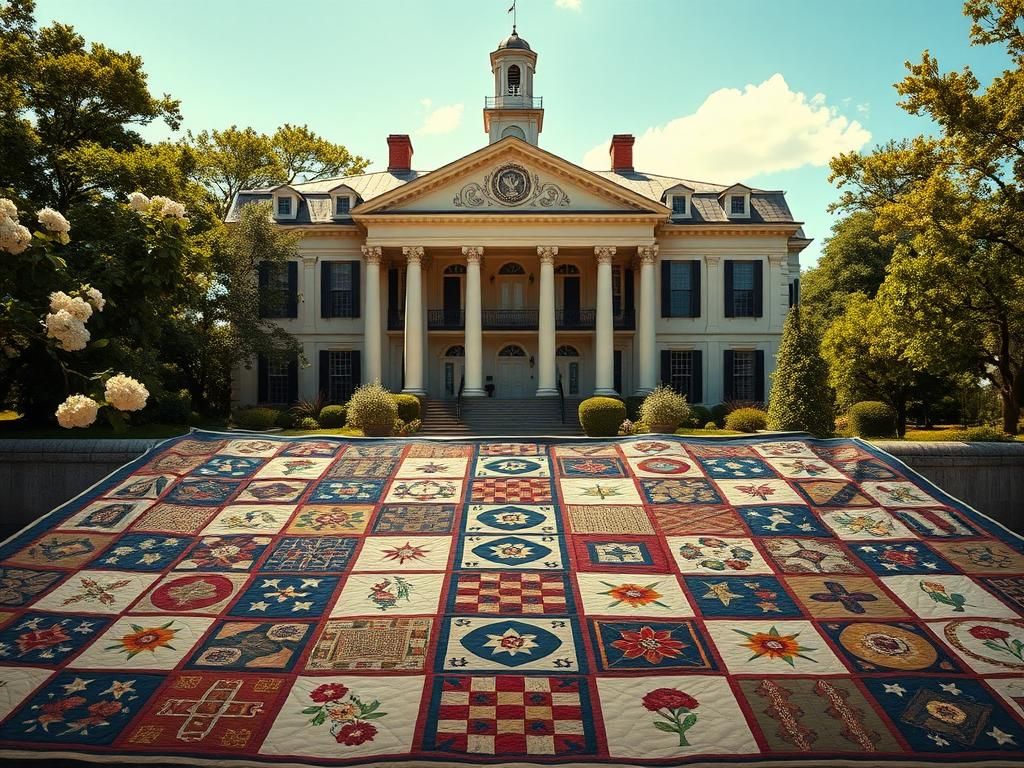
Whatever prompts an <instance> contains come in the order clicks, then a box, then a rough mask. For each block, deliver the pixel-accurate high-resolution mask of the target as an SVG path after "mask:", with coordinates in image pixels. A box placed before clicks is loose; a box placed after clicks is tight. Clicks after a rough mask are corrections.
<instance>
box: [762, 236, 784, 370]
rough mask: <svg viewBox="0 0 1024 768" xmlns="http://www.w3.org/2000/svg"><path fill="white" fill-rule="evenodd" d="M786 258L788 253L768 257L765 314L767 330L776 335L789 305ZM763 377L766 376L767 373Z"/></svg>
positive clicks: (779, 331) (780, 330)
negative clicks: (766, 316)
mask: <svg viewBox="0 0 1024 768" xmlns="http://www.w3.org/2000/svg"><path fill="white" fill-rule="evenodd" d="M788 256H789V254H788V253H772V254H769V255H768V298H767V300H766V301H765V310H766V311H765V314H766V315H768V328H769V329H770V330H771V331H774V332H776V333H782V323H783V321H784V320H785V319H786V310H787V309H788V304H789V301H788V298H789V297H788V295H787V293H788V292H787V288H786V266H787V265H786V260H787V258H788ZM766 367H767V366H766ZM765 375H766V376H767V371H766V372H765ZM766 380H767V379H766Z"/></svg>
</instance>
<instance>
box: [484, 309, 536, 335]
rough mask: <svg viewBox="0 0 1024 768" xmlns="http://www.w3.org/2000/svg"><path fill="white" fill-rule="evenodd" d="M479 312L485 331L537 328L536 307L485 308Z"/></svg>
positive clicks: (532, 329)
mask: <svg viewBox="0 0 1024 768" xmlns="http://www.w3.org/2000/svg"><path fill="white" fill-rule="evenodd" d="M481 314H482V315H483V317H482V318H481V319H482V320H483V328H484V330H485V331H493V330H518V331H535V330H537V310H536V309H485V310H483V311H482V313H481Z"/></svg>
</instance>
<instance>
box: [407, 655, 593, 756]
mask: <svg viewBox="0 0 1024 768" xmlns="http://www.w3.org/2000/svg"><path fill="white" fill-rule="evenodd" d="M587 686H588V684H587V680H586V678H583V677H546V676H544V677H542V676H532V677H527V676H515V677H513V676H507V675H506V676H501V677H483V676H474V677H463V676H454V675H444V676H438V677H436V678H434V682H433V690H432V692H431V696H430V710H429V715H428V718H427V722H428V725H427V729H426V731H425V732H424V734H423V749H424V750H427V751H439V752H444V753H449V754H468V755H485V756H491V757H534V756H548V757H553V756H555V755H568V756H583V755H596V754H597V742H596V738H595V736H594V728H593V727H592V726H591V724H590V722H589V718H590V712H591V711H592V709H591V703H590V701H591V693H590V690H589V689H588V687H587Z"/></svg>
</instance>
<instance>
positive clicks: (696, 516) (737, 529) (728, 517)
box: [650, 504, 747, 536]
mask: <svg viewBox="0 0 1024 768" xmlns="http://www.w3.org/2000/svg"><path fill="white" fill-rule="evenodd" d="M650 514H651V517H652V518H653V519H654V521H655V522H656V523H657V524H658V528H659V529H661V532H662V533H664V534H666V535H668V536H671V535H673V534H700V533H709V534H713V535H722V536H746V535H747V528H746V526H744V525H743V522H742V521H741V520H740V516H739V515H738V514H736V511H735V510H734V509H733V508H732V507H726V506H718V505H715V504H658V505H656V506H652V507H651V508H650Z"/></svg>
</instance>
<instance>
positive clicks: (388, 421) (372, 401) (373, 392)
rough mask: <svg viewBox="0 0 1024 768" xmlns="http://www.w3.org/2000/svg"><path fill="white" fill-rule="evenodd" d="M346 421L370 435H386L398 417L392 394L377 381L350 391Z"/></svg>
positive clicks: (389, 432)
mask: <svg viewBox="0 0 1024 768" xmlns="http://www.w3.org/2000/svg"><path fill="white" fill-rule="evenodd" d="M346 413H347V415H348V423H349V424H350V425H351V426H353V427H358V428H359V429H361V430H363V434H365V435H367V436H370V437H387V436H388V435H390V434H391V432H392V430H393V429H394V426H395V419H397V418H398V404H397V403H396V402H395V398H394V396H392V394H391V393H390V392H388V391H387V390H386V389H384V387H382V386H381V385H380V384H379V383H376V382H375V383H373V384H364V385H363V386H361V387H359V389H357V390H356V391H355V392H353V393H352V397H351V398H349V401H348V406H347V411H346Z"/></svg>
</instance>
